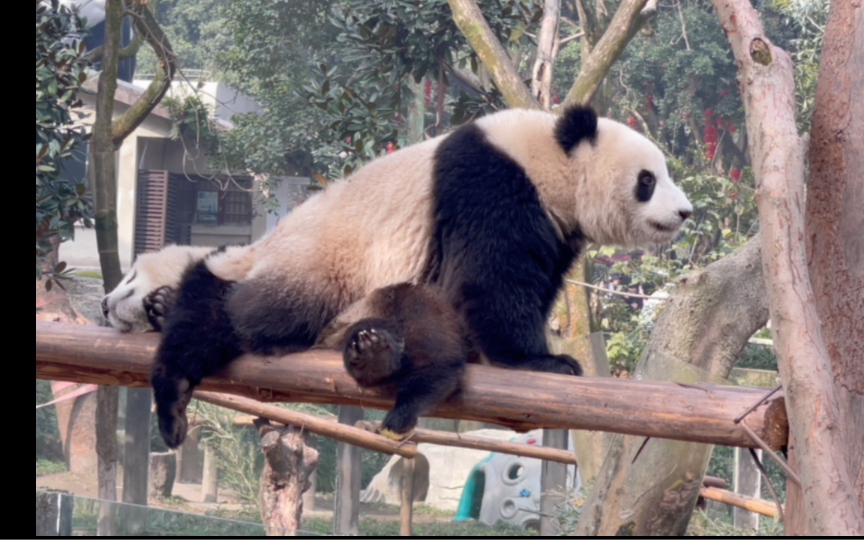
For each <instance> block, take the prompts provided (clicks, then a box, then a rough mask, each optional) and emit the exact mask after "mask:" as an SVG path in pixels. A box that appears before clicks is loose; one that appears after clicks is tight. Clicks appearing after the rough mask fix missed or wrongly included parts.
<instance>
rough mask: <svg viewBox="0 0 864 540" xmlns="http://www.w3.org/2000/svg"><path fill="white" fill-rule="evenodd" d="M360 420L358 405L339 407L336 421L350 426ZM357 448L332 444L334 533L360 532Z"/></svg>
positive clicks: (359, 466) (360, 413)
mask: <svg viewBox="0 0 864 540" xmlns="http://www.w3.org/2000/svg"><path fill="white" fill-rule="evenodd" d="M360 420H363V409H361V408H360V407H346V406H342V407H339V423H340V424H345V425H347V426H353V425H354V424H356V423H357V422H359V421H360ZM361 452H362V451H361V449H360V448H358V447H356V446H352V445H350V444H346V443H338V444H337V445H336V493H335V495H334V500H333V532H334V533H335V534H336V535H337V536H357V535H359V534H360V479H361V478H360V477H361V473H362V471H361V467H362V462H361V457H362V453H361Z"/></svg>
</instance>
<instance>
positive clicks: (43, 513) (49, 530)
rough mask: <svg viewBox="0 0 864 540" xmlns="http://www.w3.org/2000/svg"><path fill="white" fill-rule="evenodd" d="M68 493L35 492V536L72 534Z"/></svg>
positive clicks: (70, 502)
mask: <svg viewBox="0 0 864 540" xmlns="http://www.w3.org/2000/svg"><path fill="white" fill-rule="evenodd" d="M73 504H74V499H73V497H72V495H69V494H68V493H52V492H49V491H37V492H36V536H72V505H73Z"/></svg>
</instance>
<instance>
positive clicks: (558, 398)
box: [36, 322, 773, 447]
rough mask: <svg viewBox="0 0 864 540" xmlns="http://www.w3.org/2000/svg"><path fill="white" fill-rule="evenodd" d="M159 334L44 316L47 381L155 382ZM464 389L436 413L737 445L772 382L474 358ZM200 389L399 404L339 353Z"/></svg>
mask: <svg viewBox="0 0 864 540" xmlns="http://www.w3.org/2000/svg"><path fill="white" fill-rule="evenodd" d="M158 339H159V336H158V335H155V334H149V335H148V334H123V335H121V334H119V333H118V332H116V331H115V330H112V329H108V328H86V327H79V326H72V325H62V324H56V323H39V322H37V323H36V376H37V378H42V379H48V380H52V379H57V380H68V381H73V382H91V383H98V384H116V385H123V386H133V387H141V386H147V384H148V383H147V380H148V374H149V372H150V366H151V364H152V361H153V355H154V353H155V349H156V345H157V343H158ZM462 384H463V386H462V388H463V389H462V392H461V393H460V394H459V395H458V396H454V397H453V398H451V399H450V400H448V401H447V402H446V403H443V404H441V405H440V406H438V407H437V408H436V409H435V410H434V411H432V412H431V413H430V415H431V416H443V417H445V418H459V419H462V420H478V421H481V422H490V423H495V424H499V425H503V426H507V427H511V428H514V429H517V430H521V431H529V430H531V429H536V428H538V427H542V428H558V429H591V430H603V431H614V432H621V433H629V434H632V435H641V436H650V437H663V438H672V439H680V440H688V441H692V442H706V443H711V444H723V445H727V446H745V447H754V446H755V445H754V444H753V442H752V441H751V440H750V438H749V437H748V436H747V434H746V432H745V431H744V430H743V429H742V427H741V426H740V425H735V424H734V422H733V420H734V418H735V417H736V416H737V415H738V414H740V413H741V412H742V411H744V410H746V409H747V408H748V407H749V406H750V405H752V404H753V403H754V402H756V401H757V400H759V399H760V398H761V397H763V396H764V394H765V392H764V390H763V389H752V388H734V387H731V388H730V387H719V386H711V385H698V386H695V387H691V386H682V385H679V384H675V383H670V382H655V381H625V380H619V379H593V378H590V377H567V376H563V375H553V374H548V373H528V372H524V371H514V370H507V369H501V368H493V367H488V366H477V365H469V366H468V367H467V369H466V374H465V378H464V379H463V383H462ZM199 389H200V390H203V391H216V392H222V393H229V394H237V395H244V396H248V397H252V398H253V399H257V400H259V401H284V402H301V403H330V404H338V405H343V404H348V405H351V404H354V405H362V406H363V407H372V408H378V409H390V408H391V407H392V406H393V397H392V395H390V394H388V393H387V391H386V390H381V389H362V388H360V387H358V386H357V384H356V382H355V381H354V380H353V379H352V378H351V377H350V376H349V375H348V374H347V373H345V368H344V367H343V365H342V358H341V356H340V355H339V354H338V353H336V352H333V351H320V350H318V351H308V352H305V353H300V354H293V355H289V356H285V357H282V358H264V357H256V356H245V357H243V358H240V359H238V360H237V361H235V362H232V363H231V364H230V366H229V367H228V368H227V369H225V370H224V371H223V372H222V373H221V374H220V375H218V376H215V377H210V378H207V379H205V380H204V381H203V383H202V385H201V387H199ZM769 405H770V402H769V403H768V404H766V405H763V406H760V407H759V408H758V409H757V410H756V411H755V412H754V413H753V414H751V415H750V416H748V417H747V419H746V420H745V422H746V423H747V425H748V426H749V427H750V428H751V429H753V431H755V432H756V433H758V434H761V435H763V436H764V435H766V434H767V432H768V429H767V428H768V427H769V426H770V425H771V422H772V421H773V420H772V419H770V418H769V419H767V423H766V416H765V415H766V412H767V411H768V410H769Z"/></svg>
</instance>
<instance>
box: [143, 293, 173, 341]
mask: <svg viewBox="0 0 864 540" xmlns="http://www.w3.org/2000/svg"><path fill="white" fill-rule="evenodd" d="M176 296H177V290H176V289H174V288H173V287H160V288H158V289H156V290H155V291H153V292H151V293H150V294H148V295H147V296H145V297H144V312H145V313H146V314H147V321H148V322H150V325H151V326H152V327H153V329H154V330H156V331H157V332H159V331H161V330H162V327H163V326H165V317H167V316H168V311H169V309H170V308H171V306H172V305H173V304H174V299H175V298H176Z"/></svg>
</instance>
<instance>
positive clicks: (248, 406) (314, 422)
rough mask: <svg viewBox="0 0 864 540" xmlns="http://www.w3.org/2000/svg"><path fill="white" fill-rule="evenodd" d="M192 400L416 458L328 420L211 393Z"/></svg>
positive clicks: (410, 449) (413, 451)
mask: <svg viewBox="0 0 864 540" xmlns="http://www.w3.org/2000/svg"><path fill="white" fill-rule="evenodd" d="M195 399H199V400H201V401H206V402H207V403H212V404H213V405H218V406H220V407H224V408H226V409H231V410H232V411H239V412H242V413H246V414H251V415H253V416H256V417H260V418H266V419H267V420H270V421H273V422H279V423H280V424H287V425H289V426H294V427H298V428H302V429H305V430H308V431H311V432H312V433H315V434H316V435H321V436H323V437H327V438H330V439H333V440H335V441H339V442H343V443H348V444H353V445H354V446H359V447H361V448H366V449H367V450H373V451H375V452H381V453H382V454H391V455H392V454H397V455H400V456H402V457H406V458H414V457H415V456H416V455H417V447H416V446H415V445H413V444H400V443H398V442H396V441H391V440H390V439H388V438H386V437H382V436H381V435H375V434H372V433H369V432H368V431H366V430H363V429H358V428H356V427H353V426H345V425H342V424H339V423H337V422H334V421H332V420H327V419H324V418H316V417H314V416H311V415H308V414H303V413H299V412H296V411H289V410H286V409H280V408H279V407H274V406H273V405H264V404H263V403H259V402H257V401H255V400H252V399H248V398H244V397H239V396H230V395H226V394H214V393H212V392H195Z"/></svg>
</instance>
